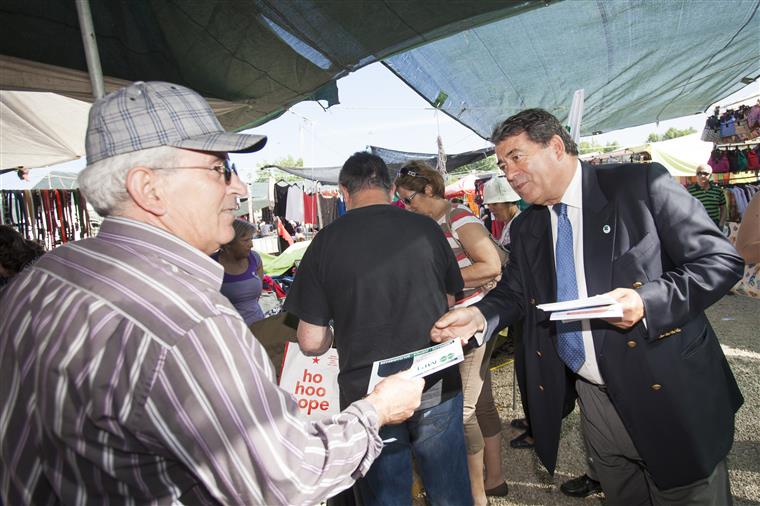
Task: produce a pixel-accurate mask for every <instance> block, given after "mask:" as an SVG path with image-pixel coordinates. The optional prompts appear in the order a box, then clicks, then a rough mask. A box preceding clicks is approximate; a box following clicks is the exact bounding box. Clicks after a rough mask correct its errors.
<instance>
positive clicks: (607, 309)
mask: <svg viewBox="0 0 760 506" xmlns="http://www.w3.org/2000/svg"><path fill="white" fill-rule="evenodd" d="M536 307H537V308H538V309H541V310H543V311H546V312H547V313H549V312H550V313H551V314H552V315H551V316H550V317H549V319H550V320H552V321H562V322H572V321H578V320H589V319H592V318H621V317H622V316H623V308H622V306H621V305H620V304H618V302H617V301H616V300H615V299H613V298H612V297H610V296H609V295H595V296H593V297H586V298H585V299H575V300H565V301H562V302H553V303H551V304H539V305H538V306H536Z"/></svg>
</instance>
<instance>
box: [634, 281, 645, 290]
mask: <svg viewBox="0 0 760 506" xmlns="http://www.w3.org/2000/svg"><path fill="white" fill-rule="evenodd" d="M643 284H644V283H642V282H641V281H635V282H634V283H633V288H634V289H637V288H641V287H642V285H643Z"/></svg>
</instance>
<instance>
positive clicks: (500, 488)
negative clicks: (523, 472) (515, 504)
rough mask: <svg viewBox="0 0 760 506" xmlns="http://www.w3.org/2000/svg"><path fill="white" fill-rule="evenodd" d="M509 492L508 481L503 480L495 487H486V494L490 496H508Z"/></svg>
mask: <svg viewBox="0 0 760 506" xmlns="http://www.w3.org/2000/svg"><path fill="white" fill-rule="evenodd" d="M508 493H509V487H507V482H505V481H503V482H501V485H497V486H496V487H494V488H487V489H486V495H487V496H490V497H506V496H507V494H508Z"/></svg>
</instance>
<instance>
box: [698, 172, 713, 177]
mask: <svg viewBox="0 0 760 506" xmlns="http://www.w3.org/2000/svg"><path fill="white" fill-rule="evenodd" d="M697 175H698V176H705V177H707V176H709V175H710V173H709V172H697Z"/></svg>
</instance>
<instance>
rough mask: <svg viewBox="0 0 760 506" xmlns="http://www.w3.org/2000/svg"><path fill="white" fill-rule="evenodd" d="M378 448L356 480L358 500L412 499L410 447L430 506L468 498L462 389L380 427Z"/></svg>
mask: <svg viewBox="0 0 760 506" xmlns="http://www.w3.org/2000/svg"><path fill="white" fill-rule="evenodd" d="M380 437H381V438H383V441H387V440H388V439H391V438H395V441H392V442H387V443H385V446H384V448H383V451H382V452H381V453H380V456H379V457H378V458H377V459H376V460H375V462H374V463H373V464H372V467H370V469H369V471H368V472H367V475H366V476H365V477H364V478H362V479H360V480H359V481H357V482H356V488H355V490H356V493H357V494H358V496H359V499H360V501H361V504H362V505H363V506H375V505H378V506H379V505H387V506H403V505H407V504H408V505H411V504H412V453H414V457H415V459H416V462H417V470H418V471H419V473H420V477H421V478H422V483H423V485H424V486H425V492H426V493H427V497H428V501H429V503H430V504H432V505H434V506H438V505H448V504H450V505H452V506H468V505H471V504H472V494H471V492H470V474H469V472H468V470H467V451H466V449H465V444H464V426H463V425H462V393H461V392H460V393H458V394H457V395H456V396H454V397H452V398H451V399H449V400H447V401H444V402H442V403H441V404H439V405H438V406H434V407H432V408H430V409H426V410H423V411H419V412H417V413H415V414H414V415H412V417H411V418H409V420H407V421H406V422H404V423H401V424H397V425H386V426H385V427H383V428H381V429H380Z"/></svg>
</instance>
